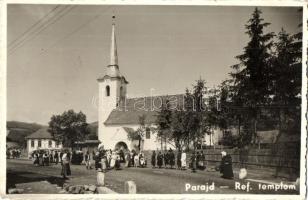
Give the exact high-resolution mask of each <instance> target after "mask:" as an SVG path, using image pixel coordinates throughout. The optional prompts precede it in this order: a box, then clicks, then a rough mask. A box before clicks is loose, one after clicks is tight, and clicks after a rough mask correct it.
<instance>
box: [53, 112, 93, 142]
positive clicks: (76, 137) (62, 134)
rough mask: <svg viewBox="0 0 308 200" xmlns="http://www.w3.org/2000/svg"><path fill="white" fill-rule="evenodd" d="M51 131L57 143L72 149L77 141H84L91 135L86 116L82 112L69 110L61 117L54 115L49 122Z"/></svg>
mask: <svg viewBox="0 0 308 200" xmlns="http://www.w3.org/2000/svg"><path fill="white" fill-rule="evenodd" d="M49 131H50V133H51V134H52V136H53V137H54V138H55V140H56V142H57V143H62V145H63V146H64V147H72V146H73V144H74V143H75V142H76V141H83V140H84V139H85V137H86V135H87V134H88V133H89V129H88V124H87V122H86V115H85V114H83V113H82V112H81V111H80V112H79V113H75V112H74V110H68V111H65V112H64V113H62V114H61V115H53V116H52V117H51V120H50V122H49Z"/></svg>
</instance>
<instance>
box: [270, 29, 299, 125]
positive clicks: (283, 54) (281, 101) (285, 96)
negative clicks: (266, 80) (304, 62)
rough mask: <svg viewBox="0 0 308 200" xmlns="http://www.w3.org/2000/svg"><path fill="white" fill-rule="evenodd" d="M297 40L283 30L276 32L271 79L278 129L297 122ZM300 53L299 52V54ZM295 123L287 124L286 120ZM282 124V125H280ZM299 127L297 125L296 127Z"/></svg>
mask: <svg viewBox="0 0 308 200" xmlns="http://www.w3.org/2000/svg"><path fill="white" fill-rule="evenodd" d="M297 42H298V41H296V38H295V37H294V36H290V35H289V34H287V33H286V31H285V30H283V29H282V30H281V31H280V32H279V34H278V41H277V42H276V43H275V47H276V55H275V57H274V58H273V68H272V80H273V87H272V93H273V104H274V105H276V107H277V108H278V111H279V112H278V118H279V128H280V130H282V129H284V130H285V129H286V128H291V129H293V130H294V128H295V127H294V125H295V124H298V121H300V120H299V118H300V103H301V96H300V94H301V67H302V66H301V57H299V56H298V52H301V46H298V45H296V43H297ZM300 55H301V54H300ZM290 120H291V121H293V122H295V123H291V124H289V123H288V121H290ZM282 126H284V127H282ZM296 128H297V129H299V127H296Z"/></svg>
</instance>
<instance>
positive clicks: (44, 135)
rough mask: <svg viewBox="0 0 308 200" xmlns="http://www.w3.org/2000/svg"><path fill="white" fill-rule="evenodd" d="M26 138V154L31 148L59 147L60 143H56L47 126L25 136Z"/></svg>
mask: <svg viewBox="0 0 308 200" xmlns="http://www.w3.org/2000/svg"><path fill="white" fill-rule="evenodd" d="M25 139H26V140H27V151H28V155H29V154H30V153H31V152H32V151H33V150H38V149H61V148H62V145H61V144H60V145H57V143H56V141H55V140H54V139H53V137H52V135H51V133H50V132H49V131H48V128H47V127H46V128H41V129H39V130H37V131H36V132H34V133H32V134H31V135H29V136H27V137H25Z"/></svg>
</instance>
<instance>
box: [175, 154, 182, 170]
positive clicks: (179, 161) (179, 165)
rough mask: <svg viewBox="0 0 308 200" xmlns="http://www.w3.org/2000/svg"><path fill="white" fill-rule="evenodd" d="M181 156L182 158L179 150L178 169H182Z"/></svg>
mask: <svg viewBox="0 0 308 200" xmlns="http://www.w3.org/2000/svg"><path fill="white" fill-rule="evenodd" d="M181 156H182V153H181V151H180V150H179V152H178V154H177V155H176V164H177V167H178V169H181V167H182V166H181Z"/></svg>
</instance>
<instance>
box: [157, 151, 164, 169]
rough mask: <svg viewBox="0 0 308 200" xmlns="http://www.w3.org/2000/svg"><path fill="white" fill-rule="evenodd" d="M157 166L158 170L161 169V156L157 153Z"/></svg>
mask: <svg viewBox="0 0 308 200" xmlns="http://www.w3.org/2000/svg"><path fill="white" fill-rule="evenodd" d="M157 165H158V167H159V168H161V166H162V165H163V155H162V154H161V152H159V153H158V155H157Z"/></svg>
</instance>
